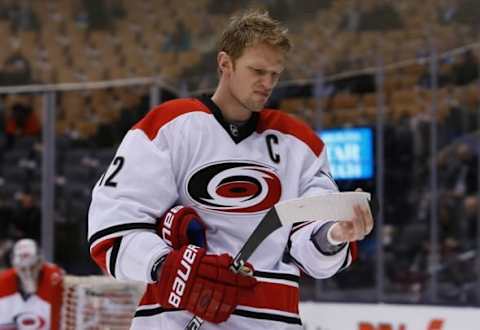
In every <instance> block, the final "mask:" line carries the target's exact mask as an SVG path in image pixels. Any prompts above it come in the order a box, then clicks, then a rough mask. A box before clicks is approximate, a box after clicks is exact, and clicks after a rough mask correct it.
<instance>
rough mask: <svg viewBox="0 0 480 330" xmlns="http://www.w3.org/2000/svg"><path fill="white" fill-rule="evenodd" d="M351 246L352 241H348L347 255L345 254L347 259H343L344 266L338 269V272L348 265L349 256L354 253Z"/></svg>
mask: <svg viewBox="0 0 480 330" xmlns="http://www.w3.org/2000/svg"><path fill="white" fill-rule="evenodd" d="M351 247H352V243H348V249H347V255H346V256H345V259H344V260H343V263H342V266H341V267H340V268H339V269H338V271H337V273H340V272H341V271H342V270H344V269H346V268H347V267H348V257H349V256H350V254H351V253H352V251H351Z"/></svg>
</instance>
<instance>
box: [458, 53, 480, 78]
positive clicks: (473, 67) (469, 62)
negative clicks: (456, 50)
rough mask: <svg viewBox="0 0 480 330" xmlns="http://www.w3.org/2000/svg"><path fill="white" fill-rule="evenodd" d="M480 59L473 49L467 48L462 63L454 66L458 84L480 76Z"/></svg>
mask: <svg viewBox="0 0 480 330" xmlns="http://www.w3.org/2000/svg"><path fill="white" fill-rule="evenodd" d="M478 66H479V63H478V60H477V58H476V57H475V55H474V53H473V51H472V50H471V49H469V50H467V51H466V52H465V53H464V54H463V57H462V60H461V62H460V63H457V65H455V66H454V67H453V77H454V79H455V83H456V84H457V85H460V86H463V85H468V84H469V83H471V82H473V81H475V79H477V78H478Z"/></svg>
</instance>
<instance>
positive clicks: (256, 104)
mask: <svg viewBox="0 0 480 330" xmlns="http://www.w3.org/2000/svg"><path fill="white" fill-rule="evenodd" d="M228 59H229V62H230V65H229V66H228V67H227V68H226V70H225V69H224V68H222V69H223V73H224V76H225V79H226V82H227V85H228V87H229V90H230V93H231V95H232V97H233V98H235V99H236V101H237V102H239V103H240V104H241V105H242V106H243V107H244V108H246V109H247V110H249V111H260V110H262V109H263V107H264V106H265V103H266V102H267V100H268V98H269V97H270V95H271V93H272V90H273V88H274V87H275V85H276V84H277V82H278V79H279V77H280V74H281V73H282V71H283V69H284V67H285V55H284V53H283V52H282V51H281V50H280V49H278V48H274V47H272V46H269V45H266V44H257V45H254V46H251V47H248V48H246V49H245V50H244V51H243V54H242V55H241V56H240V57H239V58H237V59H236V60H235V62H233V61H232V59H231V58H230V57H228Z"/></svg>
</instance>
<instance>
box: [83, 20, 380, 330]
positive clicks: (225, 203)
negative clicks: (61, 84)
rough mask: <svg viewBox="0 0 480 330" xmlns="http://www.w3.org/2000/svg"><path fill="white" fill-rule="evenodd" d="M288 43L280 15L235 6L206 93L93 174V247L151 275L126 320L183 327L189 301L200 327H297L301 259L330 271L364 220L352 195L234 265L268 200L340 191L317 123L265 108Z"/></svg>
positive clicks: (130, 140) (347, 259)
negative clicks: (340, 208)
mask: <svg viewBox="0 0 480 330" xmlns="http://www.w3.org/2000/svg"><path fill="white" fill-rule="evenodd" d="M290 48H291V46H290V41H289V39H288V37H287V34H286V29H284V28H283V27H282V26H281V25H280V24H279V23H278V22H277V21H274V20H272V19H271V18H270V17H269V16H268V14H267V13H259V12H248V13H245V14H243V15H241V16H238V17H234V18H232V20H231V21H230V23H229V25H228V26H227V27H226V29H225V31H224V32H223V34H222V36H221V39H220V43H219V52H218V56H217V62H218V70H219V74H220V78H219V79H220V80H219V84H218V86H217V89H216V91H215V93H214V94H213V96H212V97H211V98H210V97H202V98H198V99H179V100H174V101H169V102H166V103H164V104H161V105H160V106H158V107H156V108H155V109H153V110H152V111H150V112H149V113H148V114H147V115H146V116H145V117H144V118H143V119H142V120H140V121H139V122H138V123H137V124H136V125H135V126H134V127H133V128H132V129H131V130H130V131H129V132H128V133H127V134H126V136H125V137H124V139H123V141H122V143H121V145H120V146H119V148H118V150H117V152H116V155H115V157H114V159H113V161H112V163H111V165H110V167H109V168H108V169H107V171H106V172H105V174H104V175H103V176H102V178H100V180H99V181H98V182H97V184H96V186H95V188H94V190H93V193H92V203H91V206H90V210H89V229H88V233H89V243H90V252H91V255H92V257H93V258H94V259H95V261H96V262H97V263H98V264H99V265H100V267H102V269H104V270H105V271H106V272H108V273H109V274H111V275H112V276H114V277H116V278H118V279H129V280H136V281H143V282H146V283H148V284H149V285H148V287H147V291H146V293H145V295H144V297H143V298H142V300H141V302H140V305H139V306H138V309H137V311H136V313H135V317H134V319H133V321H132V329H183V328H184V327H185V325H186V324H187V323H188V322H189V320H190V319H191V318H192V316H193V315H197V316H199V317H201V318H202V319H204V320H205V321H206V322H205V323H204V324H203V325H202V329H205V330H208V329H232V330H235V329H267V328H268V329H272V330H273V329H301V328H302V327H301V320H300V317H299V311H298V303H299V289H298V285H299V275H300V271H301V270H302V271H303V272H305V273H306V274H309V275H311V276H313V277H315V278H328V277H331V276H333V275H334V274H335V273H337V272H338V271H340V270H342V269H344V268H345V267H347V266H348V265H349V264H350V263H351V261H352V258H353V254H354V248H353V244H352V243H354V242H355V241H357V240H361V239H363V238H364V237H365V236H366V235H367V234H368V233H369V232H370V231H371V230H372V227H373V219H372V216H371V214H370V211H369V210H367V209H362V208H360V207H355V210H354V211H355V212H354V214H355V216H354V217H353V218H352V219H345V221H341V222H334V221H319V220H318V221H314V220H315V219H305V220H306V221H305V222H303V223H299V224H297V225H294V226H293V227H291V228H283V227H282V228H281V229H279V230H277V231H275V232H274V233H273V234H271V235H270V236H269V237H268V238H267V239H266V240H265V241H264V242H263V243H262V244H261V245H260V246H259V248H258V249H257V250H256V251H255V252H254V254H253V255H252V256H251V258H250V259H249V261H250V262H251V265H248V267H250V268H252V269H253V270H254V273H253V276H245V275H242V274H234V273H233V272H231V271H229V268H228V266H229V263H230V262H231V260H232V257H231V256H232V255H235V254H236V253H237V252H238V250H239V249H240V247H241V246H242V245H243V243H245V241H246V239H247V238H248V236H249V235H250V233H251V232H252V231H253V229H254V228H255V227H256V225H257V224H258V223H259V221H260V219H262V217H263V215H265V214H266V212H267V211H268V210H269V208H270V207H272V206H273V205H274V204H275V203H277V202H278V201H281V200H287V199H291V198H297V197H304V196H312V195H321V194H328V193H330V192H336V191H337V186H336V184H335V182H334V181H333V179H332V177H331V175H330V170H329V164H328V160H327V156H326V155H327V153H326V149H325V145H324V144H323V142H322V141H321V140H320V139H319V138H318V136H317V135H316V134H315V133H314V132H313V131H312V129H310V128H309V127H308V126H307V125H306V124H304V123H302V122H300V121H299V120H296V119H294V118H292V117H290V116H289V115H287V114H285V113H282V112H280V111H277V110H274V109H265V108H264V105H265V103H266V102H267V100H268V98H269V96H270V94H271V93H272V90H273V88H274V87H275V85H276V83H277V82H278V79H279V77H280V74H281V73H282V71H283V69H284V66H285V61H286V58H287V54H288V52H289V50H290ZM174 205H179V206H177V207H174V208H173V209H171V208H172V207H173V206H174ZM170 209H171V210H170ZM169 210H170V211H169ZM164 214H165V215H164ZM162 215H164V216H163V217H162ZM158 219H160V220H158ZM157 221H158V224H157Z"/></svg>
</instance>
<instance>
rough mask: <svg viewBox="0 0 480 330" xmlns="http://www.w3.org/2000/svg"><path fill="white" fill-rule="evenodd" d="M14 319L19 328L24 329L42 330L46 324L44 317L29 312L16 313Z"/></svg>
mask: <svg viewBox="0 0 480 330" xmlns="http://www.w3.org/2000/svg"><path fill="white" fill-rule="evenodd" d="M14 320H15V324H16V325H17V327H18V329H22V330H41V329H44V328H45V324H46V321H45V319H44V318H43V317H41V316H39V315H35V314H32V313H28V312H27V313H21V314H18V315H16V316H15V317H14Z"/></svg>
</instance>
